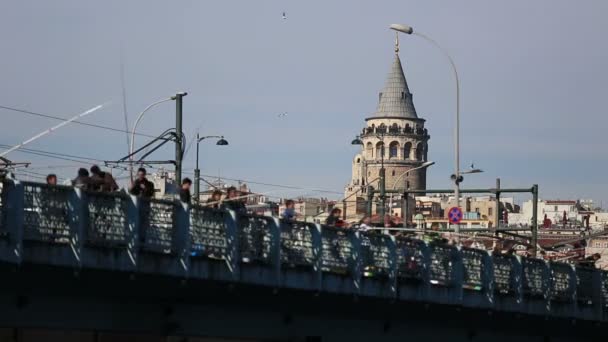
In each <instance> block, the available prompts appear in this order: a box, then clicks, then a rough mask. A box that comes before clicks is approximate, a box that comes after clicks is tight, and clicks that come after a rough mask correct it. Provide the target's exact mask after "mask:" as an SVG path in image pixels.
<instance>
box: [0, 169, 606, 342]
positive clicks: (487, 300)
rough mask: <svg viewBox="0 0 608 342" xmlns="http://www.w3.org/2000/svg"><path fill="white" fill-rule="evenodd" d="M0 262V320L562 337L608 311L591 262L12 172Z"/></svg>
mask: <svg viewBox="0 0 608 342" xmlns="http://www.w3.org/2000/svg"><path fill="white" fill-rule="evenodd" d="M0 268H1V269H2V277H1V278H0V329H5V330H6V329H26V330H27V329H34V328H45V329H50V331H53V330H62V331H66V330H69V331H94V332H106V333H110V332H111V333H125V334H130V333H134V334H149V335H153V336H206V337H218V338H251V339H257V340H302V341H304V340H306V341H327V340H345V339H351V340H369V339H373V340H384V339H386V340H392V339H395V340H396V339H400V340H403V339H404V338H429V337H431V338H432V339H433V340H434V339H446V340H449V341H459V340H462V341H472V340H474V341H481V340H490V339H491V340H493V341H497V340H501V339H504V340H512V339H514V338H517V339H518V340H522V341H528V340H529V341H568V340H581V338H583V339H592V338H594V337H598V336H601V332H603V331H605V327H606V326H607V321H608V273H607V272H604V271H600V270H597V269H592V268H584V267H573V266H571V265H568V264H562V263H553V262H551V263H547V262H545V261H543V260H540V259H527V258H520V257H517V256H509V255H491V254H489V253H488V252H487V251H483V250H476V249H471V248H465V247H457V246H453V245H448V244H441V243H435V242H431V243H426V242H424V241H421V240H416V239H412V238H406V237H394V236H391V235H382V234H377V233H365V232H358V231H355V230H348V229H338V228H332V227H326V226H322V225H318V224H312V223H303V222H283V221H281V220H279V219H277V218H273V217H264V216H252V215H236V214H235V213H234V212H231V211H225V210H215V209H210V208H207V207H201V206H188V205H186V204H184V203H181V202H179V201H167V200H156V199H152V200H144V199H141V198H136V197H133V196H130V195H127V194H125V193H112V194H106V193H89V192H84V191H81V190H80V189H77V188H72V187H66V186H47V185H45V184H39V183H33V182H19V181H11V180H8V181H5V182H4V183H3V184H2V190H1V197H0ZM1 332H2V331H1V330H0V336H1V335H2V334H1ZM598 339H599V337H598ZM94 340H95V341H100V340H99V339H91V341H94ZM184 341H185V340H184Z"/></svg>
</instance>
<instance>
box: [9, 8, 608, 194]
mask: <svg viewBox="0 0 608 342" xmlns="http://www.w3.org/2000/svg"><path fill="white" fill-rule="evenodd" d="M283 12H286V15H287V19H286V20H285V19H283V18H282V13H283ZM606 13H608V2H606V1H603V0H596V1H593V0H584V1H577V2H574V1H568V0H537V1H529V0H511V1H487V0H462V1H447V0H443V1H439V0H426V1H413V0H400V1H388V0H387V1H360V0H348V1H346V0H340V1H320V0H308V1H295V0H281V1H279V0H276V1H275V0H257V1H244V0H243V1H231V0H226V1H202V0H201V1H177V0H176V1H171V2H167V1H160V0H158V1H156V0H145V1H144V0H137V1H136V0H133V1H118V0H117V1H111V0H107V1H87V0H73V1H63V0H55V1H41V0H39V1H30V0H23V1H3V2H1V3H0V42H2V43H1V44H0V52H1V54H0V106H6V107H13V108H18V109H23V110H27V111H32V112H36V113H43V114H48V115H55V116H60V117H63V118H69V117H72V116H74V115H76V114H78V113H81V112H83V111H85V110H87V109H89V108H91V107H94V106H96V105H99V104H102V103H106V102H109V104H107V105H106V106H105V107H104V108H103V109H101V110H99V111H97V112H95V113H93V114H91V115H89V116H87V117H86V118H84V119H83V120H82V121H84V122H87V123H92V124H97V125H104V126H110V127H115V128H117V129H119V130H124V129H125V122H124V116H123V97H122V90H121V71H120V70H121V64H122V65H123V66H124V79H125V82H124V85H125V89H126V108H127V114H128V122H129V125H130V126H132V125H133V122H134V121H135V118H136V117H137V115H138V114H139V113H140V112H141V111H142V110H143V109H144V108H146V107H147V106H148V105H149V104H151V103H152V102H155V101H157V100H160V99H164V98H167V97H169V96H171V95H173V94H175V93H176V92H178V91H187V92H188V96H186V97H185V98H184V132H185V133H186V134H187V138H188V139H190V140H192V138H193V136H194V135H195V132H196V131H197V129H198V130H199V131H200V134H201V135H224V136H225V137H226V139H227V140H228V141H229V143H230V145H229V146H227V147H222V146H216V145H214V143H213V140H210V141H204V142H202V143H201V146H200V147H201V151H200V159H201V170H202V171H201V173H202V174H204V175H216V176H217V175H221V176H223V177H228V178H235V179H243V180H250V181H257V182H262V183H272V184H281V185H295V186H299V187H302V188H303V189H301V190H290V191H287V189H281V188H273V187H269V186H262V185H252V187H253V189H254V190H258V191H274V192H275V193H276V194H277V195H279V194H280V195H284V196H296V195H315V194H316V195H319V193H314V192H312V190H310V189H325V190H329V191H333V192H336V193H329V192H328V193H322V194H321V195H324V196H329V197H332V198H338V197H340V195H339V193H341V192H343V190H344V186H345V185H346V184H347V183H348V181H349V178H350V174H351V160H352V157H353V156H354V154H355V153H356V152H357V147H356V146H352V145H350V142H351V140H352V139H353V138H354V136H355V135H356V134H357V133H358V132H360V131H361V129H362V128H363V127H364V124H365V122H364V119H365V118H366V117H368V116H370V115H371V114H372V113H373V112H374V111H375V109H376V105H377V99H378V92H379V91H380V90H381V88H382V86H383V83H384V79H385V77H386V74H387V72H388V71H389V68H390V66H391V62H392V59H393V54H394V50H393V49H394V47H393V44H394V32H392V31H390V30H389V29H388V26H389V25H390V24H392V23H404V24H408V25H411V26H412V27H414V30H416V31H418V32H421V33H424V34H426V35H428V36H430V37H432V38H433V39H434V40H436V41H437V42H439V44H441V45H442V47H443V48H444V49H445V50H446V51H448V52H449V54H450V55H451V56H452V58H453V59H454V61H455V64H456V66H457V68H458V73H459V76H460V82H461V164H462V169H466V168H467V167H468V165H470V164H471V163H475V166H476V167H478V168H481V169H483V170H484V171H485V172H484V173H482V174H475V175H468V176H465V180H464V182H463V183H462V187H463V188H469V187H470V188H479V187H486V188H488V187H493V186H494V184H495V179H496V178H501V181H502V186H503V187H530V186H532V184H539V187H540V195H541V198H552V199H557V198H560V199H576V198H592V199H594V200H595V201H596V202H598V204H600V203H604V202H605V203H606V206H608V186H607V182H606V181H605V177H606V176H605V174H606V172H605V170H607V169H608V159H607V158H606V150H607V149H608V142H607V140H606V139H605V132H606V127H608V117H607V115H606V104H605V101H604V100H605V97H606V94H607V93H608V43H607V41H606V39H605V34H604V33H605V32H606V31H608V21H606V20H605V14H606ZM400 57H401V60H402V63H403V66H404V71H405V75H406V78H407V81H408V84H409V88H410V90H411V92H412V93H413V95H414V97H413V98H414V105H415V106H416V110H417V112H418V115H419V116H420V117H422V118H425V119H426V120H427V123H426V127H427V128H428V129H429V133H430V135H431V140H430V141H429V159H430V160H433V161H435V162H436V164H435V165H434V166H432V167H431V168H429V171H428V188H435V189H436V188H450V187H451V183H450V181H449V175H450V174H452V173H453V170H454V145H453V125H454V116H455V115H454V114H455V101H456V99H455V83H454V79H453V76H452V73H451V69H450V66H449V63H448V61H447V60H446V59H445V57H444V55H443V54H442V53H441V51H440V50H438V49H437V48H436V47H434V46H432V45H431V44H429V43H428V42H427V41H424V40H422V39H420V38H419V37H417V36H401V51H400ZM283 112H287V113H288V115H287V116H286V117H284V118H279V117H278V114H279V113H283ZM174 113H175V105H174V103H172V102H168V103H163V104H161V105H158V106H157V107H155V108H154V109H152V110H150V111H149V112H147V113H146V114H145V117H144V118H143V120H142V121H141V124H140V125H139V127H138V132H140V133H144V134H150V135H157V134H159V133H161V132H162V131H164V130H165V129H168V128H171V127H174V125H175V114H174ZM57 123H58V122H57V121H54V120H50V119H46V118H41V117H36V116H32V115H27V114H23V113H19V112H14V111H10V110H6V109H0V144H1V145H0V146H7V145H11V146H12V145H16V144H18V143H20V142H21V141H23V140H25V139H27V138H29V137H31V136H34V135H35V134H37V133H39V132H40V131H43V130H45V129H47V128H49V127H51V126H53V125H55V124H57ZM146 139H148V138H146V137H142V136H139V137H137V139H136V141H135V144H136V146H141V144H143V143H144V142H145V141H146ZM27 147H28V148H31V149H36V150H45V151H53V152H60V153H64V154H70V155H76V156H88V157H90V158H92V159H96V160H99V161H103V160H116V159H119V158H121V157H123V156H125V155H126V154H127V151H128V148H127V143H126V136H125V133H122V132H113V131H108V130H101V129H98V128H93V127H85V126H81V125H75V124H72V125H68V126H66V127H63V128H61V129H59V130H57V131H56V132H53V133H51V134H49V135H47V136H45V137H43V138H41V139H39V140H37V141H35V142H33V143H31V144H30V145H28V146H27ZM173 151H174V150H173V147H172V146H171V147H167V148H164V149H163V150H160V151H159V152H158V153H157V154H155V155H154V159H157V160H164V159H173V156H172V154H173ZM194 151H195V148H194V146H193V147H192V148H191V149H190V150H189V151H188V153H187V155H186V157H185V161H184V164H185V171H186V172H191V171H192V169H193V168H194V161H195V155H194ZM8 157H9V158H10V159H12V160H14V161H30V162H32V165H31V166H30V172H36V173H40V174H46V173H48V172H54V173H57V174H59V176H61V177H74V176H75V174H76V168H77V167H80V166H86V165H84V164H82V165H80V164H77V163H74V162H72V161H65V160H55V159H49V158H47V157H42V156H37V155H32V154H26V153H23V152H19V151H17V152H14V153H11V154H9V155H8ZM49 166H54V167H53V168H49ZM187 175H188V174H186V176H187Z"/></svg>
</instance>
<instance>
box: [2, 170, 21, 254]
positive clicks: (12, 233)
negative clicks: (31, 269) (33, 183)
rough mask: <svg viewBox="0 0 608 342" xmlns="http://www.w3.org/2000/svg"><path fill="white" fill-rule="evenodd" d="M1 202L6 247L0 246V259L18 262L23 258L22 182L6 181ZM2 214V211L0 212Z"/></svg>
mask: <svg viewBox="0 0 608 342" xmlns="http://www.w3.org/2000/svg"><path fill="white" fill-rule="evenodd" d="M3 186H5V187H6V188H5V189H3V191H5V194H6V195H5V197H4V200H6V203H3V206H5V207H4V208H3V210H5V214H6V216H5V221H4V228H5V229H6V233H7V235H6V240H5V242H3V241H1V240H0V243H3V244H4V243H6V245H7V247H8V248H0V259H1V260H4V261H8V262H11V263H15V264H20V263H21V260H22V258H23V196H24V190H23V184H21V182H19V181H7V182H5V183H4V185H3ZM0 214H2V213H0Z"/></svg>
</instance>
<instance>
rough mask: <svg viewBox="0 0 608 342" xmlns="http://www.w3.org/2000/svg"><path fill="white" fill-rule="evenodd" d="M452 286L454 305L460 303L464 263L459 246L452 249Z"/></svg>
mask: <svg viewBox="0 0 608 342" xmlns="http://www.w3.org/2000/svg"><path fill="white" fill-rule="evenodd" d="M451 256H452V279H451V280H452V285H453V287H454V291H455V292H454V298H452V301H453V302H454V303H462V298H463V292H464V289H463V285H464V263H463V262H462V253H461V252H460V246H458V247H455V248H454V249H452V253H451Z"/></svg>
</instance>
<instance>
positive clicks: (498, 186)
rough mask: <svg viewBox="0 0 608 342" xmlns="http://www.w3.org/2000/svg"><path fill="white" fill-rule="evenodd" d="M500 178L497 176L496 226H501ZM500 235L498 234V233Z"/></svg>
mask: <svg viewBox="0 0 608 342" xmlns="http://www.w3.org/2000/svg"><path fill="white" fill-rule="evenodd" d="M499 212H500V178H496V213H495V215H494V222H496V223H495V224H496V228H498V227H499V226H500V224H499V222H500V213H499ZM497 235H498V234H497Z"/></svg>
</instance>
